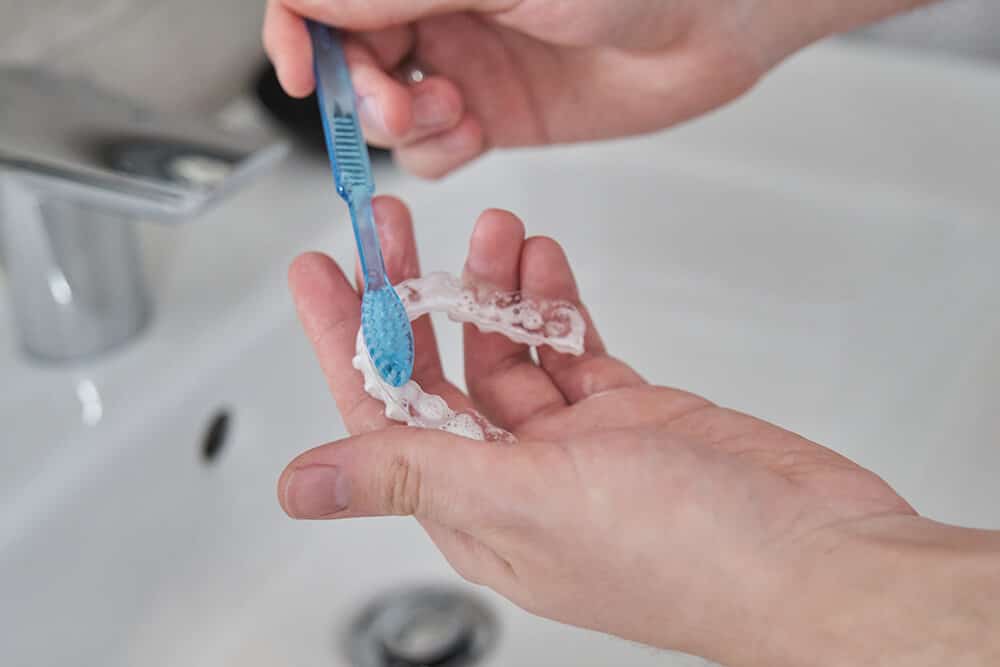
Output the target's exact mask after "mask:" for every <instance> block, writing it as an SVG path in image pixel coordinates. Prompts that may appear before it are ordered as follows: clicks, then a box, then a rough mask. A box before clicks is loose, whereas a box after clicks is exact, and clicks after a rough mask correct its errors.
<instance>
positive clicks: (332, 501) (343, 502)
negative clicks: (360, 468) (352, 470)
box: [285, 465, 351, 519]
mask: <svg viewBox="0 0 1000 667" xmlns="http://www.w3.org/2000/svg"><path fill="white" fill-rule="evenodd" d="M350 497H351V485H350V480H348V479H347V477H346V476H345V475H343V474H341V472H340V469H339V468H337V467H336V466H324V465H312V466H306V467H305V468H299V469H298V470H296V471H295V472H293V473H292V475H291V477H289V478H288V481H287V482H286V483H285V508H286V509H287V510H288V511H289V514H291V515H292V516H293V517H295V518H296V519H320V518H323V517H327V516H330V515H331V514H336V513H338V512H343V511H344V510H346V509H347V505H348V503H349V501H350Z"/></svg>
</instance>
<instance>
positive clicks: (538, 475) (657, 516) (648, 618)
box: [279, 197, 1000, 667]
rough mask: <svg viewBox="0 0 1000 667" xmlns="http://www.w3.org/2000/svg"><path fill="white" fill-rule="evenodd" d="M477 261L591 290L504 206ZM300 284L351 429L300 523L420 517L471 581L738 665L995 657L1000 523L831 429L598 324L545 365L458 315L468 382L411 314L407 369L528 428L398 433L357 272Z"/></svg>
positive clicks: (393, 255)
mask: <svg viewBox="0 0 1000 667" xmlns="http://www.w3.org/2000/svg"><path fill="white" fill-rule="evenodd" d="M374 209H375V219H376V221H377V225H378V230H379V234H380V236H381V237H382V247H383V251H384V256H385V263H386V266H387V269H388V272H389V277H390V279H391V280H392V281H393V282H399V281H401V280H403V279H406V278H411V277H415V276H416V275H418V274H419V265H418V261H417V253H416V248H415V245H414V240H413V229H412V225H411V223H410V219H409V214H408V212H407V211H406V209H405V207H404V206H403V205H402V204H401V203H400V202H399V201H398V200H394V199H391V198H386V197H382V198H377V199H376V200H375V202H374ZM466 271H467V273H468V274H469V275H470V276H471V277H473V278H475V279H476V280H478V281H482V282H484V283H489V284H493V285H496V286H497V287H498V288H500V289H511V290H513V289H523V290H525V291H526V292H529V293H534V294H538V295H540V296H545V297H549V298H557V299H565V300H569V301H571V302H574V303H577V304H578V303H579V302H580V295H579V294H578V292H577V288H576V285H575V282H574V280H573V275H572V272H571V270H570V266H569V263H568V261H567V259H566V256H565V254H564V253H563V251H562V249H561V248H560V246H559V245H558V244H557V243H556V242H555V241H553V240H551V239H547V238H540V237H536V238H529V239H525V238H524V227H523V225H522V224H521V222H520V221H519V220H517V219H516V218H515V217H514V216H513V215H511V214H509V213H505V212H502V211H488V212H486V213H484V214H483V215H482V216H481V217H480V219H479V221H478V222H477V223H476V226H475V229H474V231H473V234H472V240H471V243H470V247H469V255H468V259H467V261H466ZM290 281H291V287H292V292H293V294H294V297H295V301H296V305H297V308H298V311H299V316H300V319H301V320H302V322H303V325H304V327H305V329H306V332H307V333H308V334H309V337H310V338H311V340H313V342H314V347H315V349H316V353H317V356H318V358H319V360H320V364H321V365H322V367H323V370H324V372H325V373H326V376H327V378H328V380H329V383H330V388H331V391H332V393H333V396H334V398H335V400H336V402H337V405H338V407H339V408H340V411H341V414H342V415H343V417H344V420H345V423H346V424H347V426H348V428H349V429H350V430H351V432H352V433H353V434H354V436H353V437H351V438H347V439H345V440H343V441H340V442H337V443H333V444H329V445H324V446H322V447H318V448H316V449H313V450H311V451H309V452H306V453H304V454H302V455H301V456H299V457H298V458H297V459H296V460H294V461H293V462H292V463H291V464H290V465H289V466H288V468H287V469H286V470H285V472H284V473H283V475H282V477H281V480H280V482H279V498H280V500H281V503H282V505H283V507H284V508H285V510H286V511H287V512H288V513H289V514H290V515H291V516H293V517H296V518H300V519H330V520H338V519H345V518H356V517H373V516H384V515H413V516H415V517H416V518H417V519H418V520H419V521H420V522H421V524H422V525H423V526H424V528H425V529H426V530H427V532H428V534H429V535H430V537H431V539H433V540H434V542H435V543H436V545H437V546H438V547H439V548H440V549H441V551H442V552H443V554H444V555H445V557H446V558H447V559H448V560H449V562H450V563H451V564H452V565H453V566H454V567H455V568H456V569H457V570H458V571H459V572H460V573H461V574H462V575H463V576H465V577H466V578H467V579H469V580H470V581H473V582H476V583H479V584H482V585H485V586H489V587H490V588H493V589H495V590H496V591H498V592H499V593H501V594H502V595H505V596H506V597H508V598H510V599H511V600H513V601H514V602H515V603H517V604H519V605H521V606H522V607H524V608H525V609H528V610H529V611H531V612H534V613H536V614H540V615H543V616H547V617H550V618H554V619H557V620H559V621H563V622H566V623H570V624H574V625H579V626H583V627H587V628H591V629H594V630H600V631H604V632H609V633H612V634H616V635H619V636H621V637H625V638H627V639H630V640H635V641H640V642H644V643H647V644H650V645H653V646H657V647H661V648H670V649H679V650H683V651H687V652H690V653H695V654H698V655H703V656H705V657H708V658H711V659H714V660H717V661H719V662H722V663H724V664H726V665H727V666H728V667H757V666H758V665H759V666H761V667H764V666H767V667H785V666H788V667H791V666H793V665H794V666H799V665H812V666H814V667H827V666H830V667H840V666H841V665H870V664H880V665H906V667H924V666H929V665H942V664H970V665H994V664H1000V663H998V662H997V660H998V659H1000V631H998V629H1000V604H997V602H998V600H1000V532H989V531H977V530H969V529H962V528H955V527H951V526H945V525H942V524H938V523H935V522H933V521H929V520H927V519H924V518H921V517H919V516H917V515H916V513H915V512H914V510H913V509H912V508H911V507H910V506H909V505H908V504H907V503H906V501H904V500H903V499H902V498H901V497H900V496H899V495H898V494H896V493H895V492H894V491H893V490H892V489H891V488H890V487H889V486H888V485H887V484H886V483H885V482H884V481H882V480H881V479H879V478H878V477H877V476H876V475H875V474H873V473H871V472H869V471H867V470H865V469H863V468H861V467H860V466H858V465H856V464H855V463H853V462H851V461H849V460H847V459H845V458H843V457H842V456H840V455H838V454H836V453H834V452H832V451H830V450H828V449H825V448H823V447H821V446H820V445H818V444H815V443H813V442H810V441H808V440H806V439H805V438H802V437H800V436H798V435H796V434H794V433H791V432H788V431H785V430H783V429H781V428H779V427H777V426H774V425H772V424H768V423H767V422H764V421H762V420H759V419H755V418H753V417H750V416H748V415H745V414H741V413H738V412H734V411H733V410H729V409H726V408H722V407H720V406H717V405H715V404H713V403H711V402H709V401H707V400H705V399H703V398H700V397H698V396H695V395H692V394H689V393H687V392H684V391H680V390H677V389H670V388H666V387H656V386H651V385H649V384H647V383H646V382H645V381H644V380H643V379H642V378H641V377H640V376H639V374H637V373H636V372H635V371H634V370H633V369H631V368H630V367H629V366H628V365H626V364H625V363H623V362H621V361H619V360H617V359H615V358H613V357H611V356H610V355H609V353H608V351H607V350H606V348H605V347H604V344H603V343H602V341H601V339H600V336H599V335H598V333H597V331H596V329H595V328H594V326H593V323H592V322H588V333H587V337H586V340H585V347H586V352H585V353H584V354H583V356H581V357H571V356H567V355H562V354H559V353H557V352H554V351H552V350H550V349H547V348H541V349H539V350H538V353H539V362H540V363H538V364H536V363H535V362H534V361H533V359H532V357H531V355H530V353H529V350H528V348H527V347H525V346H523V345H519V344H517V343H513V342H511V341H509V340H508V339H506V338H503V337H501V336H498V335H496V334H483V333H480V332H479V331H478V330H477V329H475V327H472V326H470V325H467V326H466V327H465V352H466V356H465V359H466V363H465V373H466V383H467V385H468V387H469V394H468V395H465V394H463V393H462V392H460V391H459V390H458V389H457V388H456V387H455V386H454V385H453V384H451V383H449V382H448V380H447V378H445V377H444V375H443V372H442V368H441V362H440V359H439V357H438V354H437V348H436V345H435V341H434V333H433V331H432V329H431V325H430V321H429V320H428V318H426V317H424V318H421V319H419V320H416V321H415V322H414V323H413V334H414V337H415V339H416V354H417V358H416V362H415V365H414V378H415V379H416V380H417V381H418V382H420V383H421V384H422V385H423V386H424V387H425V388H426V389H427V390H428V391H430V392H432V393H435V394H438V395H441V396H443V397H444V398H445V399H447V401H448V403H449V405H451V406H453V407H455V408H456V409H466V408H469V407H473V406H474V407H476V408H478V409H479V410H480V411H481V412H483V413H485V414H486V415H487V416H488V417H490V418H491V419H492V420H493V421H494V422H495V423H496V424H497V425H499V426H501V427H504V428H506V429H508V430H510V431H512V432H514V433H515V434H516V435H517V436H518V438H519V439H520V442H519V443H518V444H516V445H513V446H511V445H506V446H505V445H497V444H484V443H480V442H473V441H470V440H465V439H463V438H460V437H457V436H453V435H450V434H447V433H444V432H441V431H428V430H417V429H413V428H406V427H402V426H398V425H393V424H392V423H390V422H389V421H388V420H387V419H386V417H385V416H384V413H383V410H384V406H383V404H382V403H381V402H379V401H377V400H375V399H373V398H371V397H370V396H368V395H367V394H366V393H365V391H364V389H363V387H362V380H361V376H360V374H359V373H357V371H355V369H354V368H353V367H352V366H351V358H352V356H353V355H354V344H355V338H354V336H355V332H357V330H358V326H359V297H358V295H357V293H356V292H355V290H354V288H353V287H352V286H351V283H350V282H349V281H348V280H347V278H345V276H344V275H343V274H342V273H341V272H340V270H339V269H338V268H337V266H336V265H335V264H334V263H333V262H332V261H331V260H330V259H329V258H327V257H324V256H322V255H317V254H309V255H305V256H303V257H300V258H299V259H298V260H297V261H296V262H295V263H294V265H293V266H292V268H291V271H290ZM582 312H585V311H582Z"/></svg>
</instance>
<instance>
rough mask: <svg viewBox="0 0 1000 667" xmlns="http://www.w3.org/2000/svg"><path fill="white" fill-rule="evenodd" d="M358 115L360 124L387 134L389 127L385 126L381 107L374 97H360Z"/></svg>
mask: <svg viewBox="0 0 1000 667" xmlns="http://www.w3.org/2000/svg"><path fill="white" fill-rule="evenodd" d="M358 113H359V114H361V122H362V123H364V124H365V125H367V126H368V127H369V128H370V129H372V130H375V131H377V132H381V133H383V134H389V126H388V125H386V124H385V116H383V115H382V107H381V106H379V103H378V100H376V99H375V98H374V97H362V98H361V100H360V101H359V102H358Z"/></svg>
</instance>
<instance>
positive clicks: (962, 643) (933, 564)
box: [734, 516, 1000, 667]
mask: <svg viewBox="0 0 1000 667" xmlns="http://www.w3.org/2000/svg"><path fill="white" fill-rule="evenodd" d="M786 579H787V581H786V584H785V585H784V586H783V589H784V591H785V593H784V596H783V597H784V600H780V599H779V600H778V604H779V605H780V611H776V612H775V614H774V615H773V616H774V619H775V620H776V621H777V622H772V623H770V624H769V625H770V629H769V631H768V636H767V638H766V639H765V640H764V641H762V642H761V644H760V645H759V651H760V653H762V655H758V656H755V657H753V658H752V659H749V660H748V661H747V662H745V663H742V664H747V665H756V664H768V665H772V666H781V665H789V666H791V665H803V664H809V665H817V666H821V667H822V666H827V665H829V666H831V667H832V666H835V665H845V664H880V665H907V667H920V666H922V665H941V664H975V665H980V664H982V665H987V664H991V665H992V664H1000V532H990V531H979V530H971V529H963V528H956V527H953V526H946V525H943V524H939V523H935V522H933V521H929V520H927V519H923V518H920V517H911V516H891V517H878V518H871V519H865V520H861V521H856V522H850V523H845V524H842V525H838V526H836V527H834V528H831V529H829V530H827V531H824V533H823V534H817V535H816V536H814V538H813V539H812V540H810V544H809V545H808V547H807V548H805V549H804V550H803V553H802V555H801V557H800V558H798V560H797V562H796V563H795V564H794V565H793V566H792V567H791V569H790V570H789V571H788V576H787V577H786ZM762 658H766V659H762ZM739 664H741V663H734V667H738V665H739Z"/></svg>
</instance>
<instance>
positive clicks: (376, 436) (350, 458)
mask: <svg viewBox="0 0 1000 667" xmlns="http://www.w3.org/2000/svg"><path fill="white" fill-rule="evenodd" d="M528 451H529V450H527V449H526V450H525V452H528ZM525 452H521V451H519V450H518V449H517V448H509V447H507V448H504V447H489V446H485V445H482V444H481V443H475V442H470V441H469V440H466V439H464V438H461V437H459V436H456V435H452V434H450V433H444V432H442V431H428V430H422V429H409V428H404V427H398V428H391V429H383V430H381V431H378V432H375V433H367V434H364V435H360V436H354V437H351V438H347V439H346V440H342V441H340V442H336V443H331V444H328V445H323V446H321V447H317V448H315V449H313V450H310V451H308V452H305V453H304V454H302V455H300V456H299V457H298V458H296V459H295V460H294V461H292V462H291V463H290V464H289V465H288V467H287V468H286V469H285V470H284V472H283V473H282V475H281V479H280V480H279V481H278V489H279V492H278V494H279V499H280V501H281V506H282V507H283V508H284V510H285V512H287V513H288V515H289V516H291V517H294V518H297V519H339V518H352V517H364V516H405V515H412V516H415V517H417V518H418V519H420V520H422V521H424V520H427V521H433V522H435V523H437V524H440V525H443V526H446V527H448V528H451V529H454V530H460V531H463V532H466V533H468V534H470V535H473V536H478V535H480V534H488V533H490V532H494V531H496V530H498V529H501V527H504V529H506V527H508V526H512V525H520V524H522V523H524V522H530V521H531V519H530V516H531V512H530V511H529V510H528V509H527V508H530V507H533V506H534V507H537V503H538V501H539V499H538V491H537V489H539V488H542V487H543V484H542V478H543V475H540V474H539V472H538V471H536V467H537V466H534V465H533V463H532V459H531V458H529V456H530V455H529V454H528V453H525ZM511 499H516V502H512V500H511ZM519 508H524V509H519Z"/></svg>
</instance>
